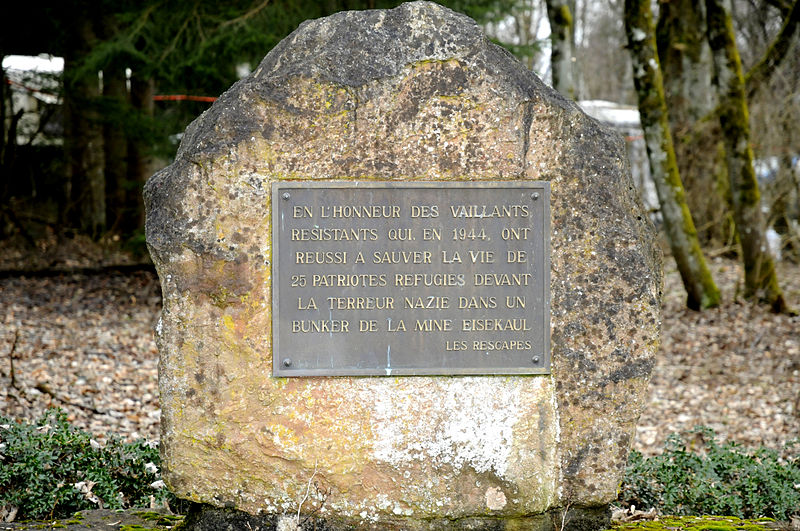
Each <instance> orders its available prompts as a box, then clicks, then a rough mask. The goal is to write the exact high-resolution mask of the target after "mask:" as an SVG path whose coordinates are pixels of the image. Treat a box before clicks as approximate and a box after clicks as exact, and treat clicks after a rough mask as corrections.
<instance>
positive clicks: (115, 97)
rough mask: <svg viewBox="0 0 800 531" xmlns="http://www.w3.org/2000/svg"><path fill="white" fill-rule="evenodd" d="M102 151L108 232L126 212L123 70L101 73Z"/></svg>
mask: <svg viewBox="0 0 800 531" xmlns="http://www.w3.org/2000/svg"><path fill="white" fill-rule="evenodd" d="M103 100H104V103H105V105H104V108H105V111H106V112H105V119H104V124H103V148H104V154H105V179H106V220H107V222H108V225H109V228H110V229H111V230H117V229H119V226H120V222H121V221H122V216H123V213H124V210H125V202H126V201H125V196H126V188H127V178H128V173H127V160H126V158H127V154H128V145H127V140H126V138H125V131H124V129H123V128H121V127H120V124H121V123H123V115H124V113H125V112H126V109H127V104H128V101H127V100H128V89H127V87H126V83H125V68H124V67H123V66H122V65H110V66H109V67H107V68H106V69H105V70H103Z"/></svg>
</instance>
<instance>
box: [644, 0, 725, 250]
mask: <svg viewBox="0 0 800 531" xmlns="http://www.w3.org/2000/svg"><path fill="white" fill-rule="evenodd" d="M656 44H657V47H658V58H659V65H660V66H661V74H662V80H663V83H664V97H665V99H666V102H667V109H669V124H670V129H671V133H672V138H673V144H674V146H675V157H676V160H677V162H678V173H679V174H680V176H681V180H682V181H683V186H684V188H685V190H686V202H687V204H688V205H689V211H690V212H691V213H692V218H693V219H694V221H695V222H696V228H697V233H698V238H699V240H700V242H701V243H702V244H704V245H706V244H710V243H715V244H720V243H722V242H727V241H728V240H729V239H730V236H731V230H732V222H730V221H729V220H730V219H731V209H730V207H729V203H728V201H726V200H725V193H726V192H727V184H726V185H725V186H724V187H723V188H722V189H720V188H719V186H718V181H717V179H715V175H717V174H718V173H719V171H718V169H717V168H718V167H721V166H723V165H724V161H723V160H722V159H721V158H720V157H718V156H717V155H718V149H717V144H718V143H719V142H721V135H720V132H719V123H718V121H717V120H716V119H713V120H710V119H707V120H703V117H705V116H707V115H708V114H709V113H711V112H712V111H713V110H714V108H715V106H716V104H717V100H716V91H715V90H714V87H713V86H712V83H711V74H712V71H713V65H712V60H711V49H710V48H709V46H708V40H707V39H706V14H705V6H704V5H703V3H702V2H700V3H697V2H695V1H694V0H670V1H668V2H662V3H661V4H660V6H659V16H658V23H657V24H656ZM725 183H727V179H725Z"/></svg>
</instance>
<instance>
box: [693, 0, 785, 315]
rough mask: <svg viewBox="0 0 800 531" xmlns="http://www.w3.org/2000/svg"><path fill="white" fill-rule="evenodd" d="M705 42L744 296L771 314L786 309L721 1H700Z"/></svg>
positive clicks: (735, 55)
mask: <svg viewBox="0 0 800 531" xmlns="http://www.w3.org/2000/svg"><path fill="white" fill-rule="evenodd" d="M706 11H707V14H708V43H709V44H710V45H711V51H712V54H713V57H714V74H715V76H714V77H715V80H714V81H715V83H716V85H717V90H718V91H719V100H720V102H719V120H720V125H721V127H722V135H723V141H724V143H725V162H726V164H727V166H728V178H729V179H730V188H731V197H732V200H733V216H734V220H735V221H736V228H737V230H738V233H739V241H740V242H741V245H742V260H743V262H744V272H745V279H744V292H745V297H755V298H758V300H760V301H762V302H766V303H768V304H770V305H771V306H772V309H773V311H776V312H785V311H787V310H788V307H787V304H786V301H785V300H784V298H783V293H782V292H781V289H780V286H779V285H778V277H777V275H776V274H775V264H774V263H773V261H772V257H771V256H770V254H769V248H768V246H767V239H766V235H765V230H766V229H765V226H764V219H763V215H762V213H761V202H760V199H761V195H760V193H759V190H758V181H756V175H755V170H754V169H753V150H752V148H751V146H750V120H749V117H748V115H747V101H746V99H745V93H744V77H743V75H742V63H741V61H740V59H739V51H738V49H737V48H736V42H735V38H734V33H733V27H732V25H731V19H730V17H729V16H728V13H727V12H726V10H725V7H724V6H723V4H722V0H706Z"/></svg>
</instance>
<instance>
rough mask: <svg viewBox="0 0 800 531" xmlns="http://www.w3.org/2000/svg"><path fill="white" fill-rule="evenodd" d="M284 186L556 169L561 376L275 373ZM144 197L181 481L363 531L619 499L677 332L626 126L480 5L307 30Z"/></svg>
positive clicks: (214, 498)
mask: <svg viewBox="0 0 800 531" xmlns="http://www.w3.org/2000/svg"><path fill="white" fill-rule="evenodd" d="M282 179H307V180H313V179H320V180H336V179H391V180H401V179H402V180H512V179H532V180H547V181H550V183H551V193H552V203H551V208H552V216H551V217H552V219H551V225H552V238H551V299H552V300H551V312H552V316H551V329H552V334H551V335H552V374H551V375H549V376H477V377H473V376H471V377H455V376H437V377H405V378H403V377H395V378H384V377H376V378H351V377H338V378H298V379H282V378H272V377H271V367H272V353H271V333H272V330H271V287H272V280H273V279H272V278H271V276H270V274H271V273H270V272H271V267H270V261H271V243H270V231H271V228H270V219H271V217H270V213H271V204H270V194H269V190H270V183H271V182H272V181H276V180H282ZM145 200H146V206H147V241H148V244H149V247H150V252H151V255H152V257H153V260H154V261H155V263H156V267H157V269H158V273H159V276H160V278H161V282H162V288H163V291H164V309H163V312H162V317H161V321H160V322H159V324H158V327H157V336H158V342H159V348H160V351H161V367H160V388H161V406H162V437H163V438H162V450H163V457H164V467H165V478H166V479H167V481H168V483H169V485H170V486H171V488H172V489H173V490H174V491H175V492H176V493H177V494H178V495H179V496H181V497H185V498H188V499H192V500H195V501H202V502H206V503H209V504H212V505H216V506H219V507H235V508H237V509H241V510H243V511H247V512H249V513H253V514H258V513H262V514H268V515H270V514H271V515H281V514H285V515H292V514H294V515H296V514H297V513H298V510H299V511H300V512H301V513H311V512H315V511H316V512H315V514H316V515H317V516H319V517H322V518H328V517H329V518H331V519H333V520H337V521H345V522H348V525H357V526H358V525H363V526H365V527H366V526H370V525H378V526H381V525H390V523H394V524H395V525H396V524H397V523H398V522H405V523H404V524H403V525H406V524H408V526H411V525H412V524H411V523H410V522H417V524H414V525H419V526H422V525H423V524H422V523H420V522H422V521H423V520H426V521H435V520H436V519H450V520H454V519H474V518H481V517H492V518H497V517H505V518H509V519H510V520H509V521H511V519H517V520H519V519H520V518H525V517H529V516H532V515H537V514H541V513H544V512H546V511H548V510H550V509H553V508H557V507H564V506H567V505H569V506H571V507H598V506H603V505H605V504H608V503H609V502H610V501H612V500H613V499H614V498H615V495H616V488H617V487H618V485H619V482H620V480H621V477H622V472H623V467H624V464H625V460H626V457H627V453H628V450H629V447H630V443H631V438H632V435H633V432H634V428H635V422H636V420H637V418H638V416H639V413H640V411H641V408H642V407H643V400H644V393H645V388H646V385H647V380H648V377H649V374H650V371H651V368H652V366H653V356H654V354H655V351H656V347H657V341H658V335H659V326H660V316H659V302H660V282H661V278H660V258H659V255H658V252H657V248H656V245H655V243H654V241H653V234H652V230H651V228H650V226H649V225H648V222H647V221H646V219H645V217H644V215H643V214H642V212H641V209H640V205H639V202H638V199H637V197H636V192H635V190H634V189H633V185H632V183H631V180H630V177H629V171H628V167H627V163H626V160H625V154H624V146H623V145H622V141H621V139H620V138H618V137H617V136H615V135H614V134H611V133H609V132H607V131H605V130H604V129H603V128H602V127H601V126H599V125H598V124H597V122H595V121H594V120H592V119H590V118H588V117H587V116H585V115H584V114H583V113H582V112H581V111H580V110H579V109H578V108H577V107H576V106H575V105H574V104H573V103H571V102H568V101H566V100H564V99H563V98H562V97H561V96H559V95H558V94H557V93H555V92H554V91H552V90H551V89H549V88H548V87H546V86H545V85H543V84H542V82H541V81H540V80H539V79H537V78H536V77H535V76H534V75H533V74H532V73H530V72H529V71H527V70H526V69H525V68H524V67H523V66H522V65H521V64H519V63H518V62H517V61H516V60H515V59H513V58H512V57H511V56H510V55H509V54H508V53H506V52H505V51H503V50H502V49H500V48H498V47H497V46H494V45H492V44H491V43H489V42H488V41H487V40H486V38H485V37H484V36H483V35H482V34H481V32H480V31H479V29H478V28H477V26H476V24H475V23H474V22H473V21H472V20H470V19H469V18H466V17H464V16H462V15H458V14H456V13H453V12H452V11H449V10H447V9H445V8H443V7H440V6H438V5H436V4H432V3H427V2H414V3H410V4H405V5H403V6H401V7H399V8H397V9H393V10H389V11H365V12H348V13H339V14H337V15H334V16H331V17H328V18H326V19H321V20H315V21H310V22H306V23H304V24H303V25H301V26H300V27H299V28H298V29H297V30H296V31H295V32H294V33H293V34H292V35H290V36H289V37H287V38H286V39H285V40H284V41H283V42H281V43H280V44H279V45H278V46H277V47H276V48H275V49H273V50H272V51H271V52H270V53H269V55H267V57H266V58H265V59H264V61H263V62H262V63H261V65H260V66H259V67H258V69H257V70H256V71H255V72H254V73H253V74H252V75H251V76H249V77H247V78H245V79H243V80H242V81H240V82H238V83H237V84H235V85H234V86H233V87H232V88H231V89H230V90H229V91H228V92H226V93H225V94H223V95H222V97H220V99H219V100H218V101H217V102H216V103H215V104H214V105H213V106H212V107H211V108H210V109H209V110H208V111H207V112H205V113H204V114H203V115H202V116H201V117H200V118H198V119H197V120H196V121H195V122H194V123H193V124H192V125H191V126H189V128H188V129H187V131H186V134H185V136H184V139H183V142H182V144H181V147H180V149H179V151H178V155H177V158H176V160H175V162H174V164H172V165H171V166H170V167H168V168H166V169H165V170H163V171H161V172H159V173H158V174H156V175H154V176H153V177H152V178H151V179H150V181H149V182H148V183H147V186H146V188H145ZM465 521H466V520H465ZM469 521H472V520H469ZM425 525H428V524H425ZM431 525H432V524H431Z"/></svg>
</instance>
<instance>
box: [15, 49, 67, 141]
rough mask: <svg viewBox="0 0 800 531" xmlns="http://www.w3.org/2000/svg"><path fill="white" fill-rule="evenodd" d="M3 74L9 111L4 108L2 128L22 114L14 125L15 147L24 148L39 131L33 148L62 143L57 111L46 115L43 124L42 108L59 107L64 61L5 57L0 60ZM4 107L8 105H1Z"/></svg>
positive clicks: (40, 57)
mask: <svg viewBox="0 0 800 531" xmlns="http://www.w3.org/2000/svg"><path fill="white" fill-rule="evenodd" d="M3 70H4V71H5V78H6V83H7V88H8V89H9V90H10V92H11V103H10V107H8V106H7V107H6V120H7V122H8V123H6V127H8V126H9V123H10V121H11V120H12V119H13V117H14V116H15V115H17V114H18V113H20V112H21V113H22V115H21V116H20V119H19V123H18V124H17V144H18V145H22V144H27V143H29V142H30V141H31V136H33V135H36V132H37V131H39V129H40V127H41V128H42V129H43V130H42V131H41V132H42V133H43V134H38V135H36V136H35V138H33V144H60V143H61V142H62V131H63V129H62V123H61V114H60V112H58V110H55V109H54V112H53V113H52V114H51V115H50V117H49V119H48V121H47V123H44V124H42V122H41V120H42V118H43V117H45V116H47V114H48V113H46V112H45V107H46V106H52V105H60V104H61V88H60V84H61V73H62V72H63V71H64V59H63V58H62V57H54V56H51V55H44V54H42V55H39V56H36V57H33V56H27V55H8V56H6V57H4V58H3ZM3 104H4V105H8V102H3Z"/></svg>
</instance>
